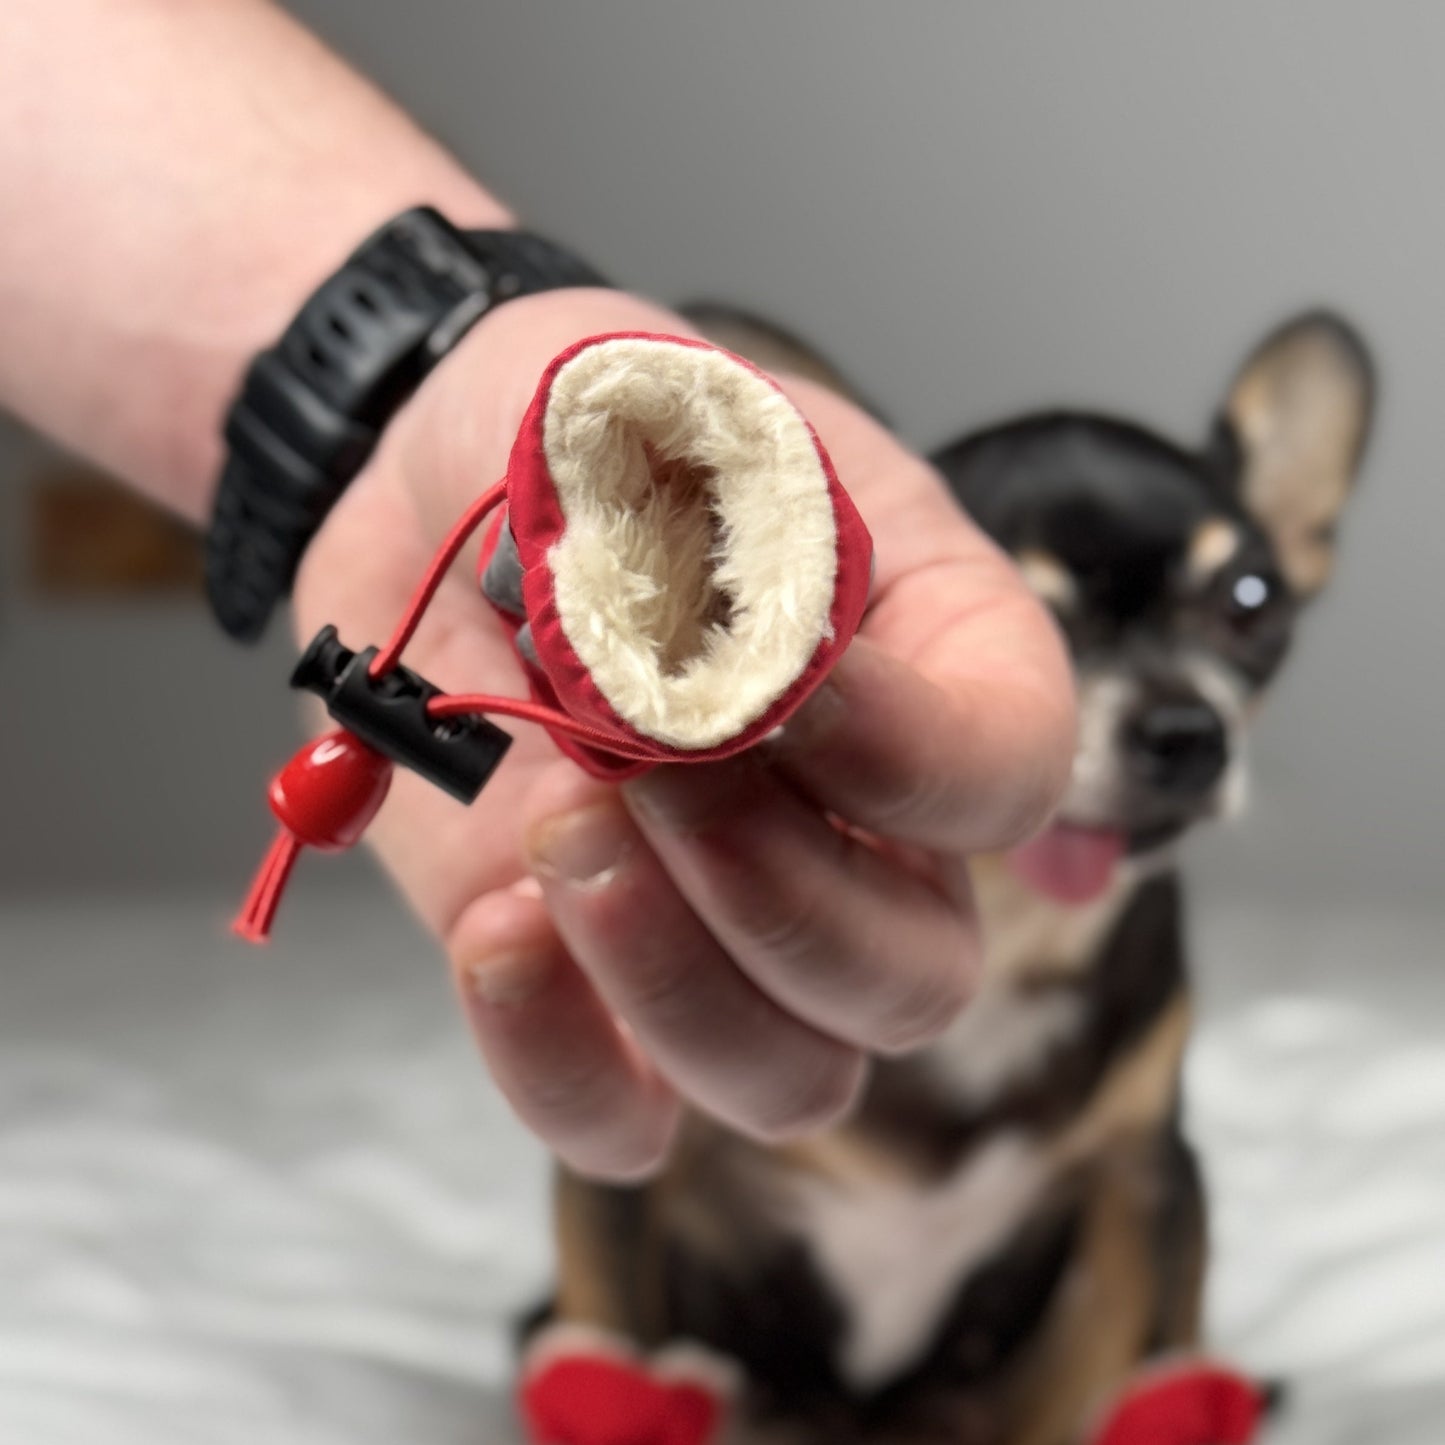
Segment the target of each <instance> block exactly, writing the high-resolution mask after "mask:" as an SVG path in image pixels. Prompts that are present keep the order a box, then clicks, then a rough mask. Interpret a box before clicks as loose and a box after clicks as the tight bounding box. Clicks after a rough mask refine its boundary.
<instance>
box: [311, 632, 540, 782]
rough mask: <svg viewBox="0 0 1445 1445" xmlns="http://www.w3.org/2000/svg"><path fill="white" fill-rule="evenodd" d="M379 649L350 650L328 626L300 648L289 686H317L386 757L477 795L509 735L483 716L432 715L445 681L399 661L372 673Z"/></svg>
mask: <svg viewBox="0 0 1445 1445" xmlns="http://www.w3.org/2000/svg"><path fill="white" fill-rule="evenodd" d="M378 650H379V649H377V648H375V647H368V648H366V649H365V651H363V652H353V651H352V650H351V649H350V648H348V647H346V646H345V645H343V643H342V642H341V639H340V638H339V637H338V636H337V633H336V628H335V627H333V626H330V625H327V626H326V627H323V628H322V629H321V631H320V632H318V633H317V634H316V636H315V637H314V638H313V639H312V642H311V645H310V646H309V647H308V648H307V649H306V651H305V652H304V653H302V655H301V660H300V661H299V662H298V663H297V664H296V670H295V671H294V672H293V673H292V674H291V686H292V687H294V688H298V689H300V690H302V691H304V692H310V693H315V695H316V696H317V697H319V698H320V699H321V701H322V702H324V703H325V704H326V710H327V712H329V713H330V714H331V716H332V717H333V718H335V719H336V721H337V722H338V723H340V724H341V726H342V727H344V728H345V729H346V730H347V731H348V732H350V733H353V734H354V735H355V736H356V737H358V738H360V739H361V740H362V742H364V743H366V744H368V745H369V746H370V747H372V748H374V749H375V750H376V751H377V752H379V753H381V754H382V755H383V756H384V757H387V758H390V759H391V760H392V761H393V762H396V763H400V764H401V765H402V766H403V767H407V768H410V769H411V770H412V771H413V772H415V773H419V774H420V775H421V776H422V777H424V778H425V779H426V780H427V781H428V782H429V783H434V784H435V785H436V786H437V787H439V788H441V789H442V790H443V791H444V792H447V793H450V794H451V796H452V797H454V798H456V799H457V800H458V801H459V802H463V803H471V802H474V801H475V800H476V797H477V794H478V793H480V792H481V791H482V788H483V787H485V785H486V783H487V780H488V779H489V778H490V777H491V776H492V774H493V773H494V772H496V770H497V768H498V766H499V765H500V763H501V761H502V759H503V758H504V757H505V756H506V753H507V749H508V748H509V747H511V745H512V738H511V735H510V734H509V733H505V732H503V731H502V729H501V728H499V727H497V726H496V724H495V723H492V722H489V721H488V720H487V719H486V718H484V717H481V716H476V717H445V718H433V717H430V716H428V714H427V704H428V703H429V702H430V701H431V700H432V699H433V698H437V697H443V696H445V694H444V693H443V692H442V690H441V688H439V687H437V686H436V685H435V684H434V683H430V682H428V681H427V680H426V679H425V678H424V677H422V676H420V674H418V673H415V672H413V671H412V670H411V669H410V668H409V667H402V666H401V665H400V664H397V665H396V666H394V667H392V668H390V669H388V670H387V671H386V672H384V673H382V674H381V676H380V677H373V676H372V674H371V663H372V659H373V658H374V657H375V656H376V654H377V652H378Z"/></svg>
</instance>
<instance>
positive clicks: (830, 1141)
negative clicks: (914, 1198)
mask: <svg viewBox="0 0 1445 1445" xmlns="http://www.w3.org/2000/svg"><path fill="white" fill-rule="evenodd" d="M775 1157H776V1158H777V1159H778V1161H779V1162H780V1163H781V1164H782V1165H784V1166H785V1167H789V1166H790V1167H792V1168H796V1169H799V1170H802V1171H803V1172H804V1173H805V1174H811V1175H816V1176H818V1177H819V1178H822V1179H826V1180H828V1181H830V1182H831V1183H833V1184H836V1185H839V1186H840V1187H843V1188H850V1187H856V1186H859V1185H863V1186H867V1187H874V1186H876V1185H878V1184H879V1183H887V1182H892V1183H896V1184H902V1183H914V1182H917V1180H918V1178H919V1175H918V1173H917V1171H916V1169H915V1168H914V1167H912V1166H911V1165H910V1163H909V1161H908V1159H907V1158H906V1157H905V1156H904V1155H903V1154H902V1153H900V1152H898V1151H897V1150H894V1149H890V1148H889V1147H888V1146H887V1144H886V1143H885V1141H883V1140H882V1139H879V1138H877V1137H876V1136H872V1135H863V1134H860V1133H859V1132H858V1131H857V1130H852V1129H848V1128H846V1127H845V1128H842V1129H834V1130H830V1131H829V1132H828V1133H826V1134H819V1135H817V1136H816V1137H815V1138H812V1139H801V1140H799V1141H797V1142H796V1143H793V1144H785V1145H783V1146H781V1147H780V1148H779V1149H778V1150H776V1152H775Z"/></svg>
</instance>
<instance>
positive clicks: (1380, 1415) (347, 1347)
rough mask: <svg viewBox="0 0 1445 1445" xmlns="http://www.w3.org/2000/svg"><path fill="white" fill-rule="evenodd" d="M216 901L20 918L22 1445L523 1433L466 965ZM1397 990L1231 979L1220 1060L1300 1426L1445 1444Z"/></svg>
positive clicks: (9, 1081) (1438, 1051)
mask: <svg viewBox="0 0 1445 1445" xmlns="http://www.w3.org/2000/svg"><path fill="white" fill-rule="evenodd" d="M217 917H218V915H217V914H213V912H212V911H211V910H208V909H204V908H199V907H196V906H194V905H192V906H186V907H177V906H169V905H168V906H159V905H157V906H156V907H153V908H141V907H130V908H116V907H111V908H108V909H101V908H99V907H97V906H90V907H88V908H82V907H78V906H76V905H73V904H72V905H67V906H64V907H61V906H56V907H54V908H49V909H47V908H42V907H35V908H25V909H19V908H15V907H11V908H8V909H5V910H3V911H0V961H3V962H0V1445H232V1442H234V1445H243V1442H244V1445H255V1442H257V1441H264V1442H266V1445H369V1442H373V1441H374V1442H378V1445H380V1442H383V1441H384V1442H386V1445H395V1442H397V1441H402V1440H405V1441H414V1442H419V1445H420V1442H425V1445H453V1442H455V1445H462V1442H466V1445H476V1442H478V1441H486V1442H488V1445H492V1442H495V1445H507V1442H509V1441H512V1440H514V1439H515V1436H514V1434H513V1429H512V1426H511V1424H510V1423H509V1422H510V1409H509V1406H508V1398H507V1396H508V1389H507V1382H508V1379H509V1372H510V1343H509V1339H508V1329H509V1324H510V1320H511V1318H512V1317H513V1315H514V1313H515V1312H516V1311H517V1310H518V1309H519V1308H521V1307H524V1306H525V1305H526V1304H528V1303H530V1302H531V1301H532V1300H534V1299H535V1298H536V1297H537V1295H538V1294H539V1292H540V1290H541V1288H542V1286H543V1283H544V1280H545V1277H546V1271H547V1257H548V1248H547V1241H546V1230H545V1221H544V1210H545V1205H544V1198H545V1163H544V1160H543V1159H542V1157H541V1154H540V1151H539V1150H537V1149H536V1148H535V1147H534V1146H533V1145H532V1144H531V1143H530V1142H529V1141H528V1140H527V1139H526V1138H525V1137H524V1136H523V1135H522V1133H521V1131H520V1130H519V1129H517V1128H516V1127H515V1126H514V1125H513V1124H512V1123H511V1122H510V1121H509V1119H508V1118H507V1116H506V1113H505V1109H504V1106H503V1105H502V1104H501V1103H500V1102H499V1100H498V1099H497V1097H496V1095H495V1093H494V1092H493V1091H491V1090H490V1089H489V1088H488V1086H487V1085H486V1083H485V1079H484V1076H483V1074H482V1071H481V1067H480V1065H479V1064H478V1063H477V1062H476V1060H475V1058H474V1057H473V1055H472V1052H471V1049H470V1046H469V1045H468V1043H467V1042H466V1040H465V1038H464V1031H463V1027H462V1025H461V1022H460V1020H459V1019H458V1018H457V1017H456V1016H455V1014H454V1011H453V1007H452V1004H451V1000H450V996H449V994H448V990H447V985H446V983H445V981H444V978H443V976H442V970H441V968H440V966H439V965H438V964H436V963H434V962H433V955H432V953H431V951H430V950H429V949H428V947H427V945H426V944H425V943H424V942H423V941H421V940H420V939H418V938H417V937H416V936H415V935H414V934H412V933H411V931H410V930H409V928H408V927H407V926H406V925H405V924H404V922H403V921H402V919H401V918H400V917H399V910H396V909H394V908H393V907H392V906H391V905H390V904H389V903H376V904H374V905H367V906H365V907H361V906H359V905H357V904H355V903H354V902H348V903H347V904H346V905H345V906H344V907H343V906H341V904H340V903H338V902H336V901H334V900H327V899H324V898H318V897H316V896H315V895H314V894H313V895H311V896H309V897H298V899H296V900H295V906H294V908H292V909H290V910H288V913H287V916H286V920H285V927H284V929H283V930H282V931H281V933H280V936H279V937H278V941H277V943H276V944H275V945H274V946H273V947H272V948H271V949H270V950H268V951H266V952H264V953H255V952H250V951H247V950H245V949H243V948H241V947H240V946H239V945H236V944H233V943H232V942H230V941H229V940H227V939H225V938H224V937H223V936H222V934H221V932H220V929H219V927H218V926H217ZM1384 926H1385V925H1384V924H1382V925H1381V927H1384ZM1295 934H1297V930H1296V929H1293V928H1292V926H1291V923H1290V921H1289V920H1279V919H1275V920H1273V921H1271V920H1269V919H1268V918H1265V919H1263V920H1260V919H1255V920H1253V921H1245V922H1243V923H1241V924H1239V926H1237V927H1235V928H1234V929H1233V931H1232V932H1228V934H1227V937H1226V935H1225V934H1222V933H1220V932H1219V931H1218V930H1215V933H1214V936H1213V938H1212V939H1207V940H1206V945H1207V946H1206V948H1205V949H1204V954H1205V956H1204V958H1203V960H1202V962H1201V967H1202V968H1208V967H1209V966H1210V964H1211V959H1210V957H1209V954H1210V951H1211V950H1212V949H1220V950H1221V951H1222V950H1223V949H1224V945H1225V944H1226V943H1227V945H1228V952H1229V955H1230V959H1229V960H1223V961H1222V962H1223V963H1225V964H1227V965H1228V967H1236V968H1238V969H1239V976H1240V977H1241V978H1243V977H1244V976H1245V973H1244V969H1243V967H1242V965H1240V964H1238V962H1237V960H1238V959H1240V958H1243V959H1246V960H1247V959H1249V958H1251V957H1261V958H1265V957H1268V956H1269V950H1271V949H1278V948H1279V946H1280V943H1281V940H1285V939H1289V938H1290V937H1292V936H1294V935H1295ZM1327 935H1328V930H1325V936H1327ZM1336 936H1337V937H1339V938H1340V940H1341V942H1340V946H1341V947H1350V948H1353V947H1354V944H1352V943H1351V942H1350V940H1349V937H1348V935H1347V934H1346V933H1342V932H1340V931H1339V930H1336ZM1390 953H1391V941H1390V939H1389V938H1388V937H1378V936H1376V937H1375V949H1374V957H1375V959H1376V960H1377V968H1378V960H1379V959H1382V958H1384V959H1387V958H1388V957H1389V956H1390ZM1226 971H1227V970H1226ZM1327 972H1328V970H1323V969H1322V973H1327ZM1365 987H1366V985H1365V984H1364V983H1362V984H1361V987H1360V990H1359V991H1360V993H1361V997H1359V998H1352V997H1348V996H1343V995H1340V994H1338V993H1331V994H1320V993H1310V992H1304V991H1299V990H1297V989H1292V990H1291V992H1290V993H1288V994H1281V993H1280V992H1279V991H1278V990H1275V991H1270V990H1267V989H1265V990H1263V991H1262V992H1261V994H1260V996H1259V997H1251V996H1250V995H1249V994H1248V993H1247V992H1241V991H1235V993H1234V994H1233V996H1232V997H1230V998H1229V999H1226V1000H1217V1001H1216V1002H1215V1003H1213V1004H1211V1005H1210V1008H1209V1009H1208V1010H1207V1014H1208V1017H1207V1019H1206V1022H1205V1024H1204V1027H1203V1029H1202V1032H1201V1036H1200V1038H1199V1041H1198V1044H1197V1046H1196V1048H1195V1050H1194V1053H1193V1056H1192V1059H1191V1063H1190V1069H1189V1081H1190V1085H1191V1100H1192V1102H1191V1105H1190V1113H1191V1119H1192V1127H1193V1130H1194V1133H1195V1134H1196V1136H1197V1137H1198V1138H1199V1139H1200V1141H1201V1142H1202V1144H1203V1145H1204V1149H1205V1154H1206V1160H1207V1163H1208V1169H1209V1173H1210V1176H1211V1179H1212V1183H1213V1187H1214V1194H1215V1217H1216V1237H1217V1246H1218V1248H1217V1255H1218V1260H1217V1265H1216V1270H1215V1275H1214V1286H1213V1290H1212V1313H1213V1317H1214V1321H1215V1325H1216V1336H1217V1340H1218V1343H1219V1345H1220V1346H1221V1348H1222V1349H1223V1350H1224V1351H1225V1352H1226V1353H1228V1354H1229V1355H1230V1356H1231V1357H1233V1358H1235V1359H1237V1360H1238V1361H1240V1362H1241V1363H1243V1364H1246V1365H1248V1366H1252V1367H1254V1368H1256V1369H1260V1370H1265V1371H1277V1372H1279V1373H1282V1374H1284V1375H1286V1376H1290V1377H1292V1378H1294V1380H1295V1381H1296V1383H1297V1404H1296V1408H1295V1411H1294V1414H1293V1415H1292V1417H1291V1418H1290V1419H1289V1420H1288V1421H1287V1422H1286V1424H1285V1425H1284V1427H1283V1428H1282V1429H1281V1430H1280V1431H1279V1432H1277V1434H1276V1435H1275V1436H1273V1437H1272V1439H1273V1440H1275V1441H1277V1442H1279V1445H1306V1442H1308V1445H1357V1442H1360V1441H1365V1440H1371V1441H1380V1442H1382V1445H1438V1442H1439V1441H1440V1440H1441V1439H1442V1438H1445V1437H1442V1429H1445V1426H1442V1423H1441V1422H1442V1420H1445V1297H1442V1295H1445V1130H1442V1128H1441V1123H1442V1120H1445V1022H1442V1019H1441V1017H1440V1011H1439V1010H1438V1009H1436V1008H1433V1004H1432V1005H1431V1006H1427V1005H1426V1003H1425V1002H1422V1001H1418V1000H1417V1001H1415V1002H1414V1003H1413V1004H1412V999H1413V998H1414V995H1413V994H1412V993H1411V990H1410V987H1409V986H1408V980H1407V981H1406V983H1405V984H1403V985H1401V986H1400V987H1397V988H1395V989H1394V990H1392V991H1390V993H1389V996H1388V997H1381V996H1380V990H1378V989H1375V988H1371V990H1370V992H1371V997H1370V998H1365V997H1363V993H1364V989H1365Z"/></svg>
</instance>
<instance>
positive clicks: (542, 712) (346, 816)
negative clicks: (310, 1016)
mask: <svg viewBox="0 0 1445 1445" xmlns="http://www.w3.org/2000/svg"><path fill="white" fill-rule="evenodd" d="M506 495H507V483H506V479H505V478H504V479H503V480H502V481H500V482H498V483H497V484H496V485H495V486H494V487H492V488H490V490H488V491H486V492H484V493H483V494H482V495H481V496H480V497H478V498H477V500H476V501H475V502H473V503H472V505H471V506H470V507H468V508H467V510H466V512H465V513H463V515H462V516H461V518H460V519H459V520H458V522H457V524H456V525H455V526H454V527H453V528H452V530H451V531H450V532H449V533H448V534H447V536H446V538H445V540H444V541H443V542H442V544H441V546H440V547H439V548H438V549H437V551H436V554H435V555H434V556H433V557H432V560H431V562H430V563H429V564H428V566H427V569H426V572H425V574H424V575H423V576H422V579H421V582H420V583H419V584H418V585H417V589H416V591H415V593H414V594H413V595H412V598H411V601H410V602H408V603H407V606H406V610H405V611H404V612H403V613H402V617H401V621H400V622H399V623H398V624H397V628H396V631H395V632H394V633H393V634H392V636H391V640H390V641H389V642H388V643H387V644H386V646H385V647H383V648H382V649H381V650H380V651H379V652H378V653H377V654H376V656H375V657H374V658H373V659H372V662H371V668H370V673H371V676H372V677H373V678H378V677H382V676H384V675H385V674H386V673H387V672H389V671H390V670H391V669H392V668H394V667H395V666H396V665H397V663H398V662H399V661H400V659H401V654H402V652H403V651H404V650H405V648H406V645H407V643H409V642H410V641H411V639H412V637H413V635H414V634H415V633H416V629H417V627H418V626H419V624H420V623H421V619H422V614H423V613H424V612H425V611H426V609H427V608H428V607H429V606H430V605H431V602H432V599H433V598H434V597H435V596H436V593H437V589H438V588H439V587H440V586H441V584H442V582H443V580H444V579H445V577H446V575H447V573H448V572H449V571H450V570H451V568H452V566H453V564H454V563H455V562H456V560H457V557H458V556H459V555H460V554H461V550H462V548H463V547H465V546H466V544H467V541H468V539H469V538H470V537H471V535H472V534H473V533H474V532H475V531H476V530H477V528H478V527H480V526H481V525H482V523H483V522H484V521H485V520H486V519H487V517H488V516H489V515H490V514H491V513H492V512H493V511H495V510H496V508H497V507H498V506H500V505H501V503H502V502H503V501H504V500H505V498H506ZM477 713H481V714H487V713H494V714H497V715H499V716H503V717H515V718H521V719H522V720H524V721H526V722H535V723H540V724H541V725H542V726H543V727H547V728H553V729H555V730H556V731H557V732H563V733H566V734H568V736H570V737H574V738H577V739H578V740H579V741H581V742H584V743H588V744H590V745H592V746H593V747H597V748H602V749H605V750H606V751H608V752H610V753H613V754H615V755H617V756H619V757H625V758H629V759H634V760H639V761H641V760H646V758H647V757H648V755H647V754H646V753H644V752H643V751H642V750H641V749H640V748H633V747H631V746H629V745H628V744H627V743H625V742H623V741H621V740H620V739H618V738H616V737H612V736H610V735H609V734H607V733H604V732H602V731H601V729H599V728H594V727H589V726H588V725H587V724H586V723H581V722H578V721H577V720H576V719H575V718H571V717H568V716H567V714H566V713H563V712H559V711H557V710H556V709H555V708H550V707H547V706H545V705H544V704H542V703H538V702H532V701H530V700H528V699H526V698H513V697H493V696H491V695H490V694H487V693H463V694H447V695H445V696H442V697H434V698H432V699H431V701H430V702H429V703H428V704H427V714H428V716H430V717H436V718H442V717H458V716H466V715H469V714H472V715H474V714H477ZM391 773H392V765H391V763H390V761H389V760H388V759H386V758H384V757H383V756H382V755H381V754H380V753H377V752H375V751H374V750H373V749H372V748H369V747H368V746H367V745H366V744H365V743H363V742H362V741H361V740H360V739H359V738H357V737H355V736H354V735H353V734H351V733H349V732H347V731H345V729H340V730H338V731H336V732H332V733H328V734H327V735H326V736H325V737H324V738H318V739H315V740H314V741H312V742H309V743H307V744H306V745H305V747H303V748H302V749H301V750H300V752H298V753H297V754H296V756H295V757H293V758H292V759H291V761H290V762H289V763H287V765H286V766H285V767H284V768H283V769H282V770H281V772H280V773H278V774H277V775H276V778H275V780H274V781H273V782H272V784H271V792H270V803H271V811H272V812H273V813H275V814H276V816H277V818H278V819H279V820H280V822H281V831H280V833H278V834H277V836H276V839H275V841H274V842H273V843H272V844H271V847H270V848H269V849H268V850H267V853H266V856H265V858H264V859H263V860H262V862H261V866H260V868H259V869H257V871H256V876H255V878H254V879H253V880H252V883H251V888H250V891H249V892H248V893H247V895H246V900H245V902H244V903H243V904H242V906H241V911H240V913H239V914H237V916H236V919H235V922H234V923H233V924H232V929H233V931H234V932H235V933H236V934H238V935H239V936H240V937H241V938H244V939H246V940H247V941H248V942H250V943H265V942H266V941H267V939H268V938H269V937H270V933H271V924H272V922H273V921H274V919H275V917H276V910H277V908H278V906H279V905H280V902H281V895H282V893H283V892H284V891H285V888H286V883H287V880H288V879H289V878H290V877H291V870H292V869H293V868H294V867H295V865H296V859H297V858H298V857H299V856H300V853H301V849H302V847H303V846H305V845H310V846H311V847H313V848H319V849H322V850H324V851H339V850H340V849H343V848H349V847H350V846H351V845H352V844H353V843H355V842H356V841H357V840H358V839H359V838H360V837H361V835H362V833H363V832H364V831H365V830H366V827H367V825H368V824H369V823H370V822H371V820H372V818H374V817H375V816H376V813H377V810H378V809H379V808H380V807H381V804H382V801H383V799H384V798H385V797H386V793H387V789H388V787H389V786H390V783H391Z"/></svg>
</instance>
